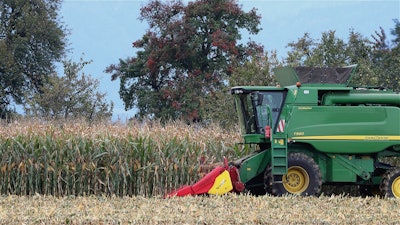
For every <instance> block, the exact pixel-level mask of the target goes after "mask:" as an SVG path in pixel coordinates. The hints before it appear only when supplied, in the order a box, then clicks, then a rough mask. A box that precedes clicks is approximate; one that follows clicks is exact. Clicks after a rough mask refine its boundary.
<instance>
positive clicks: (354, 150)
mask: <svg viewBox="0 0 400 225" xmlns="http://www.w3.org/2000/svg"><path fill="white" fill-rule="evenodd" d="M274 72H275V75H276V79H277V80H278V83H279V84H280V86H279V87H271V86H240V87H233V88H232V89H231V93H232V94H233V96H234V99H235V106H236V110H237V113H238V118H239V124H240V127H241V132H242V137H243V141H244V144H249V145H255V146H257V149H256V151H255V152H254V153H252V154H250V155H248V156H246V157H243V158H242V159H238V160H236V161H233V162H230V163H225V165H224V166H221V167H218V168H216V169H214V170H213V171H212V172H211V173H210V174H209V175H207V176H208V177H207V176H206V177H204V178H203V179H201V180H200V181H199V182H198V183H196V184H195V185H198V186H201V187H204V188H203V189H201V190H199V188H198V189H196V190H192V188H193V186H195V185H192V186H186V187H183V188H181V189H178V190H177V191H175V192H173V193H171V194H170V195H169V196H175V195H176V196H184V195H195V194H205V193H208V194H223V193H226V192H229V191H236V192H242V191H245V190H247V191H249V192H251V193H254V194H265V193H270V194H273V195H277V196H279V195H283V194H286V193H291V194H299V195H318V194H320V192H321V186H322V184H354V185H357V186H358V187H359V188H360V192H361V193H363V194H372V193H376V192H377V191H379V192H380V194H382V195H384V196H389V197H397V198H400V168H399V167H394V166H391V165H388V164H385V163H382V162H381V160H383V159H385V158H387V157H396V156H397V157H398V156H400V94H399V93H395V92H393V91H392V90H388V89H385V88H381V87H354V86H353V85H351V84H350V81H351V77H352V76H353V74H354V73H355V67H354V66H352V67H345V68H310V67H296V68H291V67H283V68H277V69H275V70H274ZM204 184H207V185H208V186H207V185H204ZM211 187H212V188H211ZM210 189H212V193H209V190H210Z"/></svg>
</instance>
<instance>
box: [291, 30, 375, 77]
mask: <svg viewBox="0 0 400 225" xmlns="http://www.w3.org/2000/svg"><path fill="white" fill-rule="evenodd" d="M335 33H336V32H335V31H329V32H323V33H322V35H321V40H315V39H312V38H311V37H310V36H309V34H308V33H305V34H304V36H303V37H302V38H300V39H298V41H297V42H291V43H289V44H288V46H289V47H291V48H292V51H290V52H288V56H287V57H286V64H288V65H289V66H316V67H344V66H349V65H353V64H357V65H358V66H357V74H358V75H357V76H356V77H354V78H353V81H352V82H353V83H354V85H376V79H374V77H375V72H374V71H373V70H372V62H371V57H372V44H371V42H370V41H369V40H368V39H366V38H364V37H363V36H362V35H361V34H359V33H357V32H354V31H353V30H350V32H349V38H348V41H347V42H346V41H344V40H342V39H340V38H338V37H336V35H335Z"/></svg>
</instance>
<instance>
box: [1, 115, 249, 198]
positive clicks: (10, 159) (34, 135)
mask: <svg viewBox="0 0 400 225" xmlns="http://www.w3.org/2000/svg"><path fill="white" fill-rule="evenodd" d="M237 142H240V136H239V134H238V133H236V132H235V131H225V130H222V129H221V128H220V127H218V126H215V125H211V126H208V127H207V128H204V127H199V126H189V125H186V124H183V123H180V122H174V123H169V124H167V125H161V124H160V123H157V122H152V123H139V122H132V123H130V124H128V125H122V124H107V123H103V124H92V125H90V124H87V123H84V122H82V123H79V122H64V123H63V122H51V123H50V122H40V121H24V122H13V123H10V124H2V126H1V129H0V154H1V159H0V193H1V194H12V195H33V194H43V195H54V196H68V195H77V196H80V195H115V196H137V195H141V196H156V195H164V194H165V193H167V192H168V191H171V190H172V189H175V188H177V187H179V186H181V185H182V184H189V183H192V182H194V181H196V180H198V179H199V166H200V159H205V161H206V163H207V164H212V163H218V162H222V160H223V156H226V157H228V158H229V159H236V158H238V157H239V156H240V154H241V152H242V150H239V148H241V146H237V145H235V143H237ZM244 154H246V153H244Z"/></svg>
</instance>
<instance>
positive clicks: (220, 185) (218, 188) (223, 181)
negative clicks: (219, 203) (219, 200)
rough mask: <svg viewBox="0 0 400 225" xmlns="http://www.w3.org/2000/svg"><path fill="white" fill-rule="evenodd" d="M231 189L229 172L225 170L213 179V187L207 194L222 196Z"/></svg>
mask: <svg viewBox="0 0 400 225" xmlns="http://www.w3.org/2000/svg"><path fill="white" fill-rule="evenodd" d="M232 189H233V186H232V181H231V176H230V175H229V172H228V171H227V170H225V171H224V172H222V173H221V174H220V175H218V177H217V178H215V181H214V184H213V186H212V187H211V188H210V190H208V192H207V193H208V194H211V195H222V194H225V193H228V192H230V191H231V190H232Z"/></svg>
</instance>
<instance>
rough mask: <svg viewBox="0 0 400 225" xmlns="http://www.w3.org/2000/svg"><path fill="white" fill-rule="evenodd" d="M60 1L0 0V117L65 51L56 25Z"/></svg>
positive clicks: (22, 98) (61, 31) (61, 30)
mask: <svg viewBox="0 0 400 225" xmlns="http://www.w3.org/2000/svg"><path fill="white" fill-rule="evenodd" d="M60 4H61V1H60V0H35V1H26V0H1V1H0V116H1V117H2V118H4V117H5V116H6V114H7V113H8V112H10V111H12V109H11V108H10V105H11V104H13V103H16V104H23V103H24V101H25V96H29V94H27V93H33V92H35V91H36V90H37V89H38V88H39V87H40V86H41V85H42V84H43V82H44V79H45V77H46V76H48V75H49V74H51V73H53V72H54V65H53V63H54V62H55V61H58V60H60V59H61V58H62V56H63V54H64V51H65V30H64V28H63V27H62V26H61V25H60V24H59V22H58V18H57V16H58V15H57V11H58V9H59V6H60Z"/></svg>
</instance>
